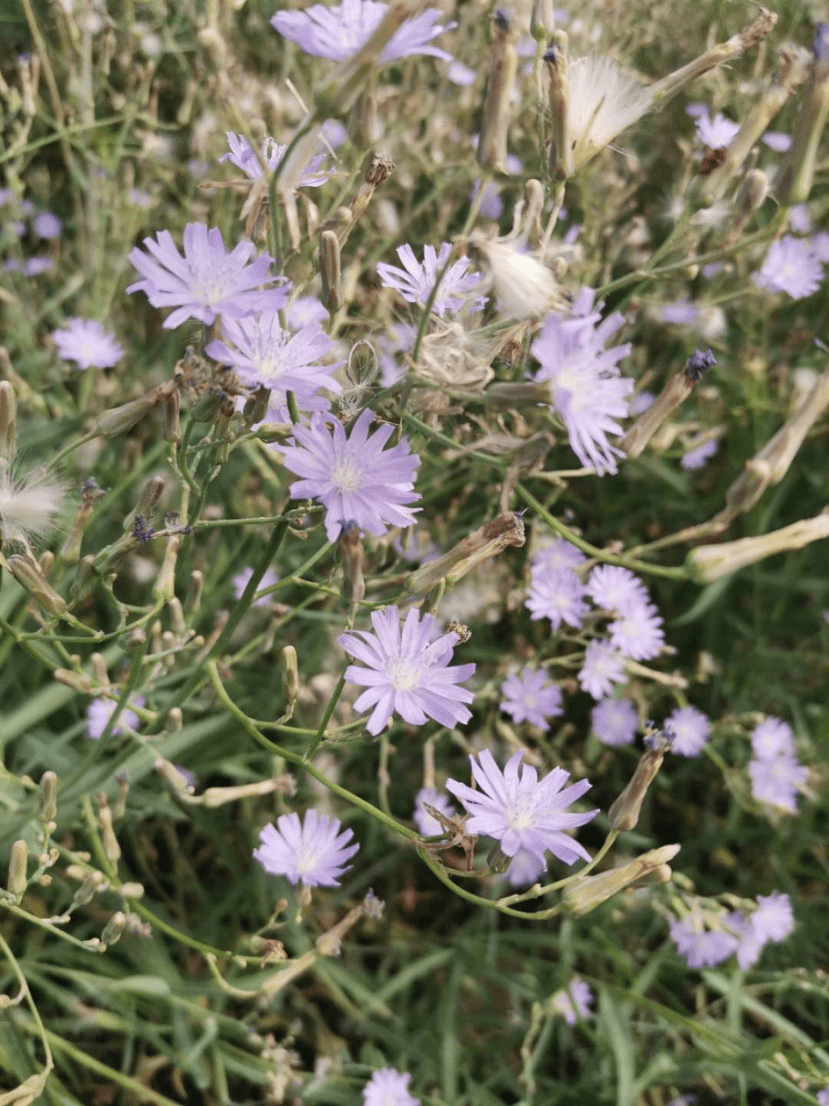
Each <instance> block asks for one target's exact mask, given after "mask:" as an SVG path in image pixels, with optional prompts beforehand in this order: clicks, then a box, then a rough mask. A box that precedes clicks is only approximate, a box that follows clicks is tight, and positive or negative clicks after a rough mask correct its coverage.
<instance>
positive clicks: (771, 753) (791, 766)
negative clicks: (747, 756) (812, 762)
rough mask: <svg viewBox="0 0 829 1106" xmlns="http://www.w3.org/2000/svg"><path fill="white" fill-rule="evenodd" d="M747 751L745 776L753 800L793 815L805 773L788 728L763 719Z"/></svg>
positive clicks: (777, 721)
mask: <svg viewBox="0 0 829 1106" xmlns="http://www.w3.org/2000/svg"><path fill="white" fill-rule="evenodd" d="M751 750H752V753H753V756H752V759H751V760H750V761H749V765H748V773H749V776H750V777H751V792H752V794H753V795H754V797H755V799H759V800H760V802H762V803H768V804H769V805H770V806H773V807H777V808H778V809H779V810H785V811H787V812H788V813H790V814H794V812H795V811H796V810H797V795H798V791H799V790H800V789H801V788H802V787H803V785H804V784H805V783H806V779H807V777H808V774H809V772H808V769H807V768H804V767H803V765H802V764H801V763H800V761H799V760H798V759H797V752H796V749H795V744H794V736H793V735H792V731H791V727H790V726H788V725H787V724H786V723H785V722H784V721H783V720H782V719H780V718H775V717H773V716H770V717H769V718H766V719H764V721H762V722H761V723H760V724H759V726H757V727H756V728H755V730H754V732H753V734H752V735H751Z"/></svg>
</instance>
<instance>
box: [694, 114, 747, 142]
mask: <svg viewBox="0 0 829 1106" xmlns="http://www.w3.org/2000/svg"><path fill="white" fill-rule="evenodd" d="M696 127H697V134H698V135H699V139H700V141H701V142H704V143H705V145H706V146H709V147H710V148H711V149H712V150H722V149H723V148H724V147H725V146H730V145H731V143H732V142H733V141H734V139H735V138H736V136H737V131H739V129H740V124H739V123H734V122H732V121H731V120H730V119H726V117H725V116H724V115H722V114H721V113H720V112H717V114H716V115H715V116H714V118H713V119H712V118H711V116H710V115H709V114H708V112H707V111H706V112H705V113H704V114H703V113H700V114H699V115H698V116H697V121H696Z"/></svg>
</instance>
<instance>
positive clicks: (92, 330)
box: [52, 318, 124, 369]
mask: <svg viewBox="0 0 829 1106" xmlns="http://www.w3.org/2000/svg"><path fill="white" fill-rule="evenodd" d="M52 339H53V341H54V343H55V345H56V346H57V350H58V355H59V357H60V358H61V360H62V361H74V362H75V364H76V365H77V367H78V368H79V369H93V368H94V369H109V368H112V366H113V365H117V364H118V362H119V361H120V360H121V358H122V357H123V356H124V350H123V347H122V346H120V345H119V344H118V342H116V341H115V335H114V334H112V333H110V331H108V330H104V328H103V326H102V325H101V323H99V322H98V321H97V320H95V319H78V318H75V319H68V320H67V321H66V322H65V323H64V325H63V326H62V327H61V328H60V329H59V330H53V331H52Z"/></svg>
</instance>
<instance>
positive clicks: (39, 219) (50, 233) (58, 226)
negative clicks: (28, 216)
mask: <svg viewBox="0 0 829 1106" xmlns="http://www.w3.org/2000/svg"><path fill="white" fill-rule="evenodd" d="M32 229H33V230H34V232H35V234H36V235H37V236H38V238H44V239H46V240H47V241H48V240H50V239H52V238H60V232H61V230H62V229H63V224H62V223H61V221H60V219H59V218H58V217H57V215H53V214H52V212H51V211H39V212H38V213H37V215H35V217H34V219H32Z"/></svg>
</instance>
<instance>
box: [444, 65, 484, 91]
mask: <svg viewBox="0 0 829 1106" xmlns="http://www.w3.org/2000/svg"><path fill="white" fill-rule="evenodd" d="M446 76H447V77H448V78H449V80H450V81H451V82H452V84H457V85H460V86H461V87H462V88H466V87H468V86H469V85H471V84H474V83H475V78H476V77H477V73H476V72H475V70H474V69H470V68H469V66H468V65H464V64H463V62H462V61H458V60H457V59H455V60H454V61H450V62H449V64H448V65H447V67H446Z"/></svg>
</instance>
